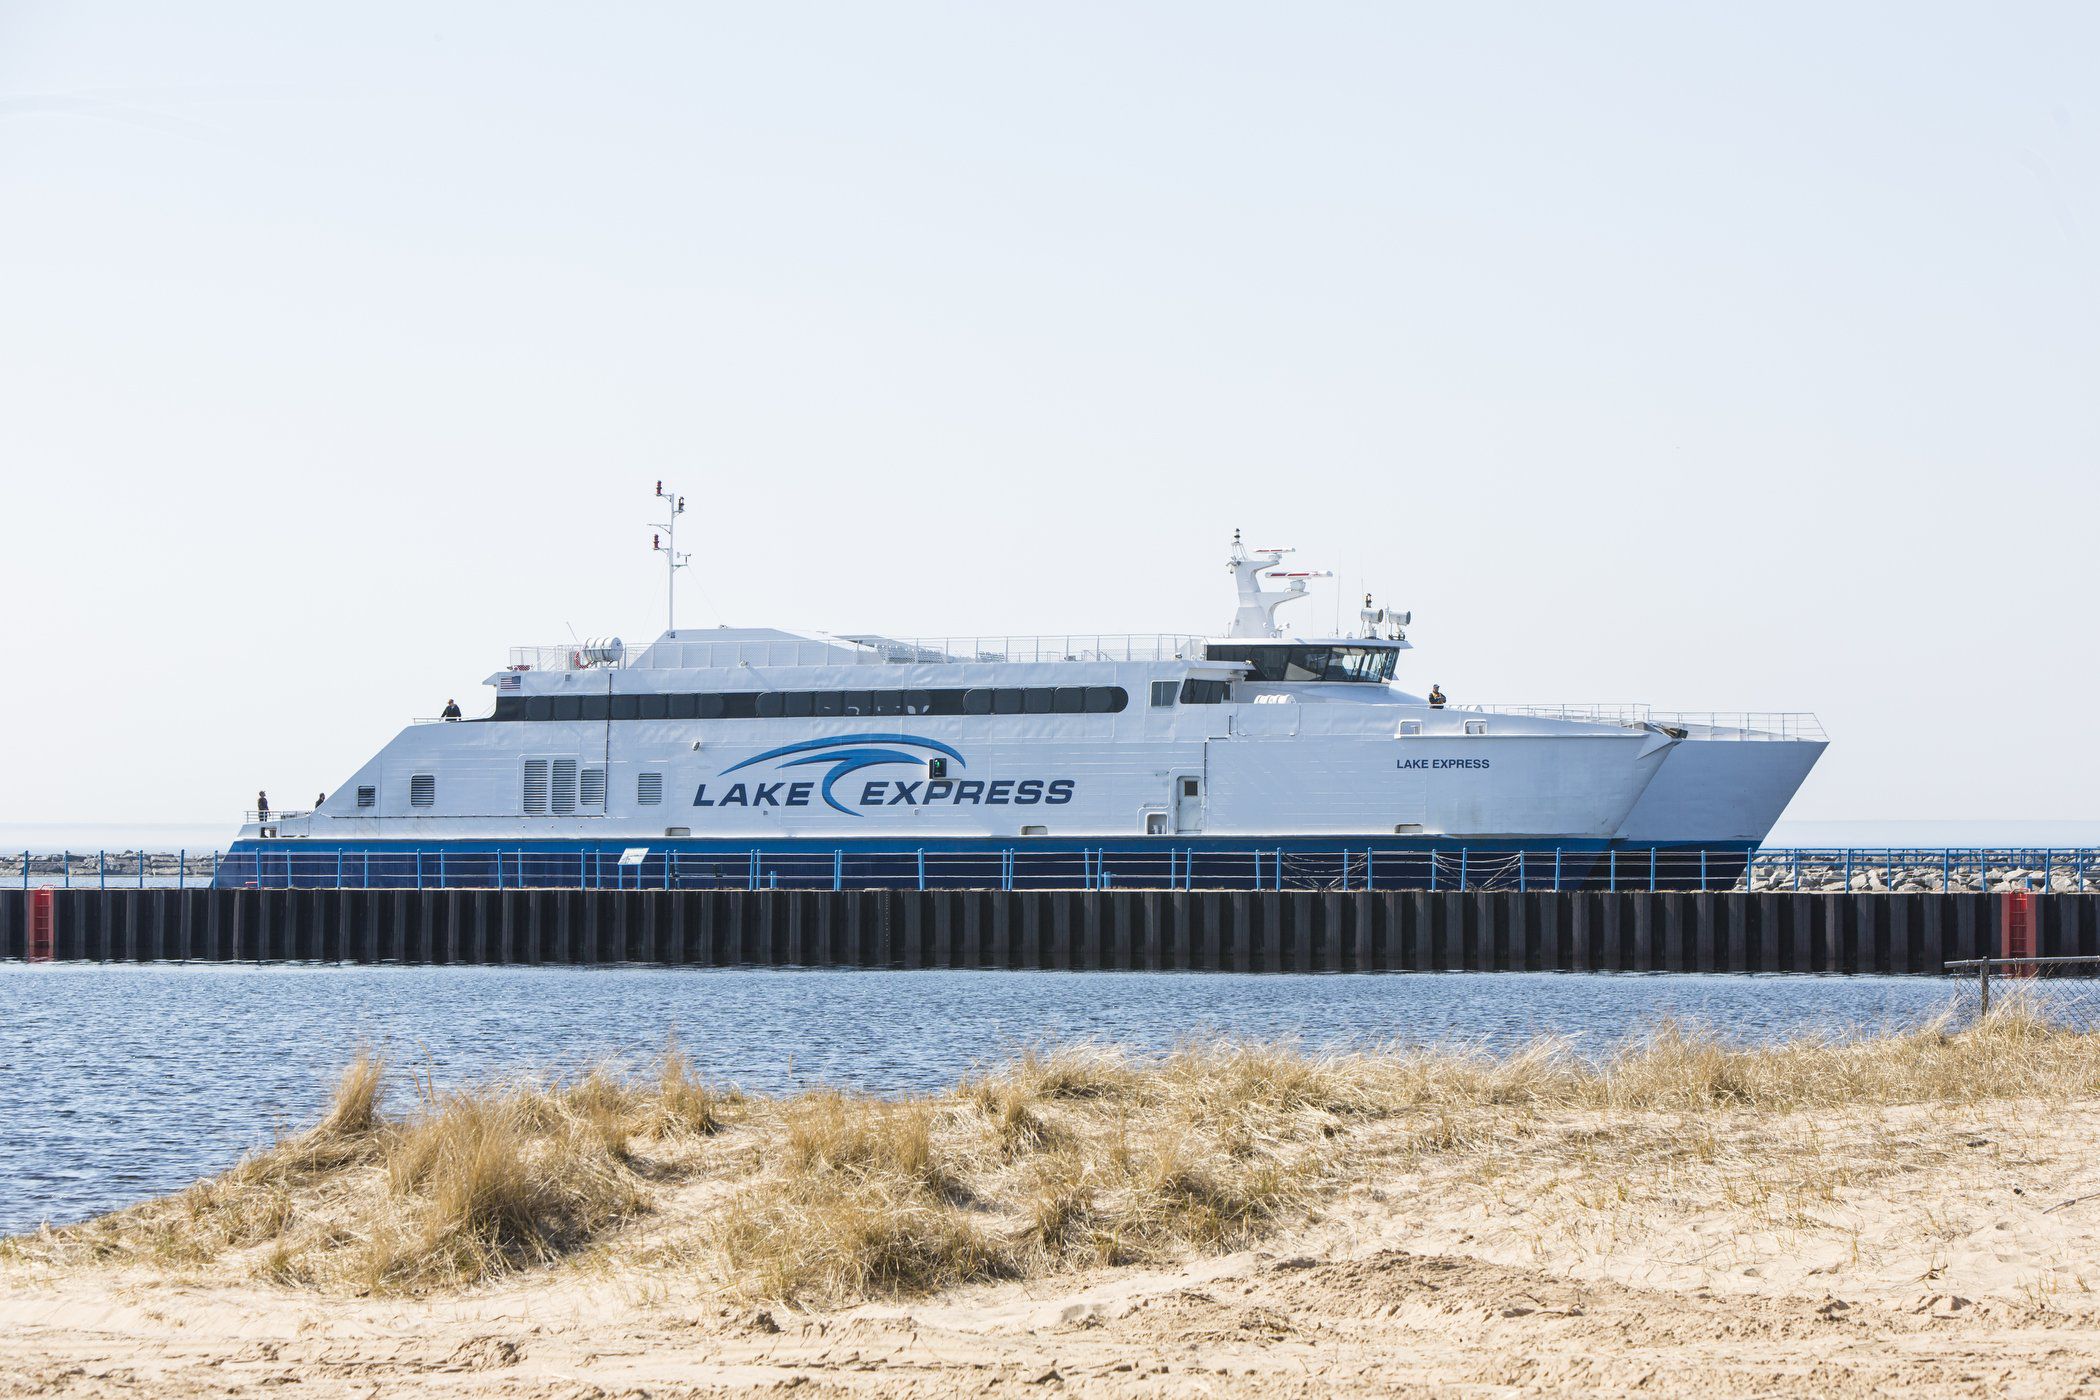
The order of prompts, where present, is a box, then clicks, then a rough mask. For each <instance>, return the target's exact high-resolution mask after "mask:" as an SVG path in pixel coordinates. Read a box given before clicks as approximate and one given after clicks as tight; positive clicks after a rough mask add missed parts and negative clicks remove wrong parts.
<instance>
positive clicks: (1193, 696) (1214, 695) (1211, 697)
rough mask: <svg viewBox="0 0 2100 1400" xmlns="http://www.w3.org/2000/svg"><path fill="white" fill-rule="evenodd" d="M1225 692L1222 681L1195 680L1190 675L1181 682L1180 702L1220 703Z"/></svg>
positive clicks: (1222, 701) (1224, 684)
mask: <svg viewBox="0 0 2100 1400" xmlns="http://www.w3.org/2000/svg"><path fill="white" fill-rule="evenodd" d="M1225 693H1226V683H1225V682H1224V681H1206V680H1197V679H1196V678H1195V677H1193V676H1191V677H1190V678H1189V679H1187V680H1185V681H1183V682H1182V683H1181V703H1182V704H1184V705H1222V704H1224V703H1225Z"/></svg>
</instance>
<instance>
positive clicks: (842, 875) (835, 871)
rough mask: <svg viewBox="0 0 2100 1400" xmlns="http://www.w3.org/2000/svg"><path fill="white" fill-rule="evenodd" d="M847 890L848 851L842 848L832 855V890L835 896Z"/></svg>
mask: <svg viewBox="0 0 2100 1400" xmlns="http://www.w3.org/2000/svg"><path fill="white" fill-rule="evenodd" d="M844 888H846V851H845V848H844V847H840V848H839V849H838V850H835V851H833V852H832V853H831V890H832V893H833V894H836V893H838V892H839V891H840V890H842V889H844Z"/></svg>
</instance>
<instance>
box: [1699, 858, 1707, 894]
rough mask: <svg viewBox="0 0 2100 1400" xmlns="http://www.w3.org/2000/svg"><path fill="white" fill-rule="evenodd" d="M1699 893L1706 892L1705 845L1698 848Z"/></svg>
mask: <svg viewBox="0 0 2100 1400" xmlns="http://www.w3.org/2000/svg"><path fill="white" fill-rule="evenodd" d="M1699 893H1701V894H1705V893H1706V847H1704V846H1701V847H1700V848H1699Z"/></svg>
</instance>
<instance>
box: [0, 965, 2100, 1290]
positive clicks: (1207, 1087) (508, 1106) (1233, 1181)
mask: <svg viewBox="0 0 2100 1400" xmlns="http://www.w3.org/2000/svg"><path fill="white" fill-rule="evenodd" d="M382 1083H383V1075H382V1073H381V1066H380V1065H379V1063H378V1061H377V1060H376V1059H375V1058H373V1057H372V1056H371V1055H369V1054H360V1055H359V1056H358V1057H357V1058H356V1059H354V1060H353V1061H352V1063H351V1065H350V1066H349V1068H348V1069H347V1070H346V1071H345V1073H344V1075H343V1078H342V1082H341V1083H340V1085H339V1086H338V1088H337V1091H336V1094H335V1098H334V1100H333V1101H332V1103H331V1104H330V1105H329V1108H328V1110H327V1111H326V1112H325V1113H324V1114H323V1115H322V1117H321V1119H320V1121H319V1122H318V1123H317V1124H316V1126H314V1127H313V1128H312V1129H309V1130H308V1131H306V1132H304V1133H301V1134H298V1135H295V1136H287V1137H285V1138H282V1139H280V1140H279V1141H278V1142H277V1143H276V1144H275V1145H274V1146H273V1147H271V1148H270V1149H269V1150H267V1151H265V1152H261V1153H258V1154H256V1155H255V1156H253V1157H251V1158H249V1159H247V1160H245V1161H243V1162H242V1163H240V1164H239V1165H238V1166H236V1167H235V1168H233V1169H232V1170H231V1171H228V1172H227V1173H225V1174H224V1175H222V1176H219V1177H217V1178H214V1179H212V1180H210V1181H206V1182H201V1183H199V1184H197V1185H196V1186H193V1187H191V1188H190V1189H188V1190H187V1191H183V1192H180V1193H177V1194H176V1195H174V1196H170V1197H167V1198H164V1199H161V1200H157V1201H152V1202H148V1203H146V1204H144V1205H141V1206H137V1207H134V1208H132V1209H130V1210H126V1211H120V1212H118V1213H116V1214H114V1215H111V1216H107V1217H104V1218H103V1219H101V1220H97V1221H91V1222H88V1223H87V1224H84V1225H80V1226H76V1227H73V1228H71V1229H67V1230H60V1231H47V1232H44V1233H43V1234H41V1235H39V1236H35V1237H29V1238H25V1239H22V1240H17V1241H13V1242H10V1243H9V1244H8V1245H7V1246H6V1249H7V1252H9V1253H12V1254H13V1255H14V1256H16V1257H17V1258H26V1259H33V1260H42V1261H44V1262H47V1263H54V1264H66V1263H73V1264H85V1263H98V1262H134V1263H146V1264H151V1265H155V1266H160V1267H168V1268H178V1269H188V1270H197V1269H203V1268H207V1267H212V1266H214V1265H216V1266H218V1267H222V1268H232V1269H236V1270H240V1271H245V1272H248V1273H251V1274H257V1275H260V1276H263V1277H266V1278H270V1279H274V1280H277V1281H279V1282H282V1283H286V1284H293V1285H300V1286H307V1287H323V1288H342V1289H352V1290H366V1291H406V1292H422V1291H427V1290H432V1289H440V1288H450V1287H456V1286H462V1285H468V1284H472V1283H474V1282H477V1281H479V1280H483V1279H488V1278H492V1277H495V1276H498V1275H501V1274H504V1273H506V1272H510V1271H514V1270H517V1269H522V1268H533V1267H543V1266H547V1265H552V1264H556V1263H558V1262H560V1261H562V1260H564V1259H567V1258H570V1257H572V1256H574V1255H576V1254H577V1253H578V1252H579V1251H581V1250H583V1249H585V1248H592V1249H593V1251H594V1253H597V1254H599V1255H601V1256H602V1257H605V1258H607V1259H610V1260H615V1261H617V1260H619V1259H622V1258H631V1259H632V1260H633V1261H635V1262H637V1263H639V1264H642V1265H646V1266H648V1267H652V1268H661V1269H674V1270H679V1271H694V1272H698V1273H700V1274H702V1275H705V1276H708V1277H711V1278H713V1279H714V1280H716V1281H717V1282H719V1283H720V1284H721V1285H722V1286H724V1287H725V1288H727V1289H729V1290H731V1291H734V1292H740V1293H743V1294H747V1295H753V1296H763V1297H769V1298H778V1299H789V1300H796V1301H803V1302H833V1301H842V1300H848V1299H853V1298H860V1297H867V1296H871V1295H884V1294H910V1293H917V1292H923V1291H926V1290H931V1289H937V1288H942V1287H946V1286H949V1285H952V1284H956V1283H961V1282H966V1281H970V1280H975V1279H986V1278H995V1277H1006V1276H1019V1275H1029V1274H1037V1273H1042V1272H1045V1271H1050V1270H1057V1269H1067V1268H1076V1267H1085V1266H1088V1265H1093V1264H1098V1263H1104V1262H1106V1263H1123V1262H1144V1261H1163V1260H1167V1259H1170V1258H1173V1257H1175V1256H1177V1255H1180V1254H1183V1253H1185V1252H1186V1251H1188V1250H1191V1249H1224V1248H1232V1247H1236V1246H1238V1245H1241V1244H1244V1243H1245V1242H1247V1241H1250V1240H1252V1239H1255V1238H1258V1237H1260V1236H1261V1235H1262V1234H1263V1233H1264V1232H1266V1231H1269V1230H1271V1229H1273V1228H1274V1227H1275V1226H1276V1225H1277V1224H1278V1223H1279V1222H1284V1221H1288V1220H1292V1219H1297V1218H1301V1217H1302V1216H1303V1214H1304V1213H1305V1212H1306V1211H1308V1210H1309V1209H1311V1208H1312V1207H1313V1206H1314V1205H1315V1204H1316V1203H1317V1202H1318V1201H1320V1200H1321V1199H1323V1197H1324V1196H1325V1195H1327V1194H1328V1193H1330V1192H1331V1191H1332V1190H1333V1189H1334V1188H1335V1187H1336V1185H1337V1184H1338V1183H1340V1182H1341V1181H1342V1180H1343V1179H1344V1177H1343V1172H1342V1170H1341V1168H1342V1166H1343V1162H1344V1157H1343V1154H1344V1153H1345V1152H1346V1153H1348V1154H1350V1160H1351V1161H1352V1162H1354V1163H1355V1164H1356V1165H1357V1169H1358V1173H1359V1175H1360V1174H1361V1173H1362V1172H1363V1171H1364V1170H1368V1169H1369V1168H1367V1167H1365V1166H1364V1165H1363V1164H1365V1163H1371V1162H1375V1163H1376V1170H1379V1171H1382V1172H1386V1173H1413V1174H1415V1179H1419V1180H1429V1179H1435V1180H1438V1181H1444V1182H1449V1183H1452V1184H1453V1186H1454V1189H1481V1190H1485V1191H1487V1192H1489V1193H1493V1192H1496V1191H1513V1192H1519V1193H1521V1192H1523V1191H1525V1190H1526V1189H1528V1188H1526V1187H1524V1186H1523V1185H1521V1183H1522V1182H1524V1181H1527V1180H1535V1179H1536V1178H1535V1177H1527V1176H1525V1173H1527V1172H1535V1171H1536V1170H1537V1169H1538V1168H1539V1166H1540V1164H1541V1163H1547V1164H1550V1167H1551V1170H1552V1171H1553V1172H1554V1173H1556V1174H1557V1175H1555V1176H1554V1177H1553V1183H1554V1184H1553V1195H1554V1200H1555V1202H1556V1203H1557V1204H1556V1209H1561V1210H1562V1211H1563V1216H1562V1217H1556V1218H1557V1219H1560V1220H1561V1222H1562V1223H1561V1224H1560V1225H1556V1226H1555V1227H1554V1228H1566V1229H1570V1230H1575V1229H1588V1228H1591V1227H1592V1226H1593V1225H1594V1223H1595V1221H1596V1220H1597V1219H1598V1218H1600V1216H1601V1213H1608V1212H1611V1211H1623V1210H1624V1209H1626V1208H1627V1203H1628V1202H1629V1201H1633V1200H1635V1198H1637V1197H1639V1196H1640V1195H1641V1192H1642V1191H1644V1190H1650V1191H1651V1194H1653V1193H1654V1192H1675V1191H1677V1190H1679V1188H1680V1186H1681V1180H1682V1179H1681V1178H1680V1177H1678V1176H1673V1175H1671V1174H1672V1173H1681V1172H1706V1173H1708V1174H1709V1175H1710V1176H1712V1177H1713V1179H1714V1180H1716V1181H1718V1182H1719V1183H1720V1185H1719V1186H1717V1187H1716V1188H1715V1189H1716V1190H1717V1191H1719V1192H1721V1193H1722V1194H1723V1195H1725V1196H1726V1197H1727V1198H1728V1199H1729V1200H1731V1201H1736V1202H1739V1203H1743V1204H1745V1205H1747V1206H1749V1207H1751V1208H1754V1209H1757V1210H1760V1211H1763V1212H1765V1213H1766V1216H1767V1217H1768V1218H1769V1220H1770V1221H1771V1222H1772V1223H1774V1224H1775V1225H1782V1226H1783V1225H1787V1224H1789V1223H1791V1222H1796V1221H1800V1220H1805V1219H1808V1218H1810V1216H1811V1215H1812V1213H1813V1210H1814V1209H1816V1208H1817V1206H1818V1203H1820V1202H1827V1201H1830V1200H1834V1199H1836V1197H1837V1194H1838V1193H1839V1192H1840V1191H1842V1190H1843V1189H1844V1188H1845V1187H1846V1186H1847V1185H1848V1184H1851V1183H1854V1182H1856V1181H1858V1180H1861V1179H1863V1177H1864V1175H1865V1174H1870V1173H1872V1172H1874V1171H1876V1170H1879V1169H1881V1168H1879V1167H1878V1166H1877V1164H1876V1161H1875V1160H1874V1157H1873V1154H1871V1153H1867V1154H1854V1155H1853V1156H1852V1157H1850V1158H1846V1159H1844V1160H1842V1161H1841V1160H1839V1159H1838V1158H1836V1157H1833V1156H1832V1155H1831V1154H1830V1153H1829V1152H1828V1150H1827V1146H1826V1143H1825V1141H1824V1139H1823V1138H1822V1136H1820V1135H1819V1130H1820V1125H1822V1124H1824V1123H1826V1122H1835V1121H1837V1119H1838V1117H1839V1116H1840V1111H1842V1112H1843V1113H1844V1114H1852V1115H1855V1116H1857V1115H1863V1114H1864V1115H1871V1114H1881V1113H1884V1112H1885V1111H1886V1110H1889V1109H1892V1108H1895V1107H1899V1106H1917V1105H1941V1106H1955V1107H1960V1106H1965V1105H1970V1104H1975V1103H1978V1102H1981V1101H1984V1100H1991V1099H1997V1100H2007V1099H2020V1100H2034V1101H2039V1102H2051V1101H2055V1102H2065V1101H2069V1100H2073V1099H2093V1098H2100V1035H2095V1034H2083V1033H2075V1032H2071V1031H2067V1030H2065V1029H2062V1028H2060V1027H2057V1026H2053V1025H2051V1024H2050V1023H2049V1022H2048V1021H2047V1020H2046V1019H2045V1018H2044V1017H2043V1016H2041V1015H2040V1014H2038V1012H2037V1011H2036V1010H2035V1009H2034V1008H2033V1007H2032V1006H2030V1005H2025V1004H2023V1003H2021V1001H2020V1000H2019V999H2018V998H2017V997H2013V998H2001V1005H2000V1007H1999V1009H1998V1010H1997V1011H1996V1012H1995V1013H1994V1014H1993V1015H1992V1016H1991V1017H1990V1018H1989V1019H1988V1020H1986V1021H1984V1022H1982V1023H1981V1024H1978V1025H1973V1026H1969V1027H1966V1028H1960V1029H1957V1028H1955V1027H1954V1026H1953V1025H1952V1024H1951V1023H1950V1022H1944V1021H1943V1022H1940V1023H1936V1024H1934V1025H1930V1026H1927V1027H1924V1028H1922V1029H1917V1030H1911V1031H1906V1032H1902V1033H1898V1034H1889V1035H1883V1036H1877V1037H1873V1038H1869V1039H1862V1040H1855V1041H1848V1042H1831V1041H1822V1040H1805V1041H1797V1042H1791V1043H1786V1044H1780V1045H1772V1046H1764V1047H1750V1048H1743V1047H1737V1046H1732V1045H1730V1044H1728V1043H1726V1042H1725V1041H1723V1040H1721V1039H1720V1038H1718V1037H1716V1036H1714V1035H1712V1034H1711V1033H1707V1032H1703V1031H1700V1030H1696V1029H1694V1028H1690V1027H1686V1026H1682V1025H1676V1024H1663V1025H1660V1026H1657V1027H1656V1028H1654V1029H1653V1030H1652V1031H1650V1032H1649V1033H1648V1034H1647V1035H1646V1036H1644V1037H1643V1038H1641V1039H1640V1040H1639V1041H1638V1042H1636V1043H1631V1044H1628V1045H1626V1046H1625V1047H1623V1048H1621V1049H1620V1050H1618V1051H1617V1052H1615V1053H1613V1054H1610V1055H1606V1056H1603V1057H1601V1058H1586V1057H1584V1056H1582V1055H1579V1054H1578V1053H1576V1051H1575V1049H1574V1048H1573V1047H1571V1046H1570V1045H1568V1044H1566V1043H1559V1042H1550V1041H1548V1042H1539V1043H1537V1044H1534V1045H1532V1046H1529V1047H1527V1048H1525V1049H1523V1050H1521V1051H1518V1052H1515V1053H1511V1054H1504V1055H1489V1054H1485V1053H1469V1052H1462V1051H1460V1052H1452V1051H1422V1050H1409V1049H1401V1048H1393V1049H1387V1050H1380V1051H1375V1052H1364V1053H1357V1054H1348V1055H1315V1054H1307V1053H1304V1052H1302V1051H1300V1050H1297V1049H1294V1048H1290V1047H1277V1046H1270V1045H1259V1044H1247V1043H1239V1042H1223V1043H1211V1044H1199V1045H1191V1046H1188V1047H1185V1048H1183V1049H1181V1050H1179V1051H1177V1052H1175V1053H1173V1054H1171V1055H1168V1056H1166V1057H1164V1058H1162V1059H1158V1060H1155V1061H1151V1062H1143V1061H1139V1060H1136V1059H1134V1058H1132V1057H1130V1056H1128V1055H1125V1054H1123V1053H1120V1052H1118V1051H1115V1050H1113V1049H1108V1048H1103V1047H1099V1046H1087V1047H1079V1048H1075V1049H1067V1050H1059V1051H1053V1052H1049V1053H1030V1054H1027V1055H1023V1056H1021V1057H1020V1058H1019V1059H1017V1060H1015V1061H1014V1062H1013V1063H1012V1064H1010V1065H1008V1066H1006V1067H1005V1068H1003V1069H999V1070H996V1071H993V1072H990V1073H985V1074H980V1075H976V1076H973V1077H971V1078H969V1079H966V1080H965V1081H963V1082H962V1083H961V1084H960V1085H959V1086H957V1087H956V1088H955V1089H954V1090H951V1091H949V1092H946V1093H943V1094H937V1095H932V1096H928V1097H920V1098H907V1099H902V1100H882V1099H873V1098H868V1097H865V1096H857V1095H848V1094H843V1093H838V1092H833V1091H819V1092H813V1093H806V1094H800V1095H795V1096H792V1097H787V1098H780V1099H745V1098H744V1097H742V1096H741V1095H738V1094H736V1093H735V1092H733V1091H729V1092H724V1091H719V1090H716V1089H714V1088H711V1087H709V1086H708V1085H706V1084H705V1083H703V1082H702V1081H701V1080H700V1078H699V1077H698V1076H697V1075H696V1074H695V1073H694V1071H693V1067H692V1065H691V1064H690V1062H689V1061H687V1060H686V1058H685V1057H684V1056H683V1055H682V1054H680V1053H679V1052H678V1051H677V1049H676V1047H675V1046H674V1047H672V1048H671V1049H670V1050H669V1051H667V1053H666V1054H665V1055H664V1057H663V1059H662V1060H661V1061H660V1063H659V1064H658V1065H657V1066H656V1067H655V1069H654V1073H653V1075H650V1076H645V1077H634V1076H625V1075H622V1074H619V1073H616V1072H614V1071H613V1070H611V1069H608V1068H604V1067H600V1068H596V1069H592V1070H589V1071H587V1072H585V1073H583V1074H581V1075H580V1076H578V1077H576V1078H574V1079H570V1080H567V1081H564V1082H557V1083H554V1084H551V1085H530V1084H527V1085H515V1084H514V1085H508V1086H502V1085H499V1086H494V1087H490V1088H484V1089H479V1090H473V1091H462V1092H453V1093H437V1092H434V1091H432V1090H430V1089H429V1088H427V1087H426V1088H425V1089H424V1090H423V1092H422V1093H421V1094H420V1095H419V1096H418V1099H417V1102H416V1104H415V1105H414V1107H413V1108H412V1109H411V1110H410V1111H409V1112H407V1113H406V1114H404V1115H402V1116H400V1117H389V1116H387V1115H386V1114H385V1113H384V1112H383V1111H382V1107H383V1094H382ZM1644 1172H1645V1173H1647V1177H1645V1178H1644V1177H1643V1176H1642V1173H1644ZM1649 1178H1653V1179H1654V1181H1656V1182H1659V1183H1660V1184H1659V1185H1655V1186H1653V1187H1652V1189H1651V1188H1650V1187H1648V1186H1644V1185H1643V1184H1642V1183H1643V1181H1644V1180H1647V1179H1649ZM1569 1212H1572V1214H1569ZM645 1214H653V1215H655V1216H656V1221H655V1223H654V1224H653V1225H652V1226H651V1227H650V1228H649V1229H646V1230H629V1229H628V1228H627V1226H628V1224H629V1222H633V1221H636V1220H638V1218H640V1217H642V1216H643V1215H645ZM1541 1218H1542V1219H1543V1217H1541ZM1540 1228H1545V1227H1544V1226H1543V1225H1542V1226H1541V1227H1540Z"/></svg>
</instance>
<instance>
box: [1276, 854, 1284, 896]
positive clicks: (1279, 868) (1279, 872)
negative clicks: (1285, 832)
mask: <svg viewBox="0 0 2100 1400" xmlns="http://www.w3.org/2000/svg"><path fill="white" fill-rule="evenodd" d="M1276 888H1277V889H1278V890H1281V889H1282V888H1283V847H1281V846H1278V847H1277V848H1276Z"/></svg>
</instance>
